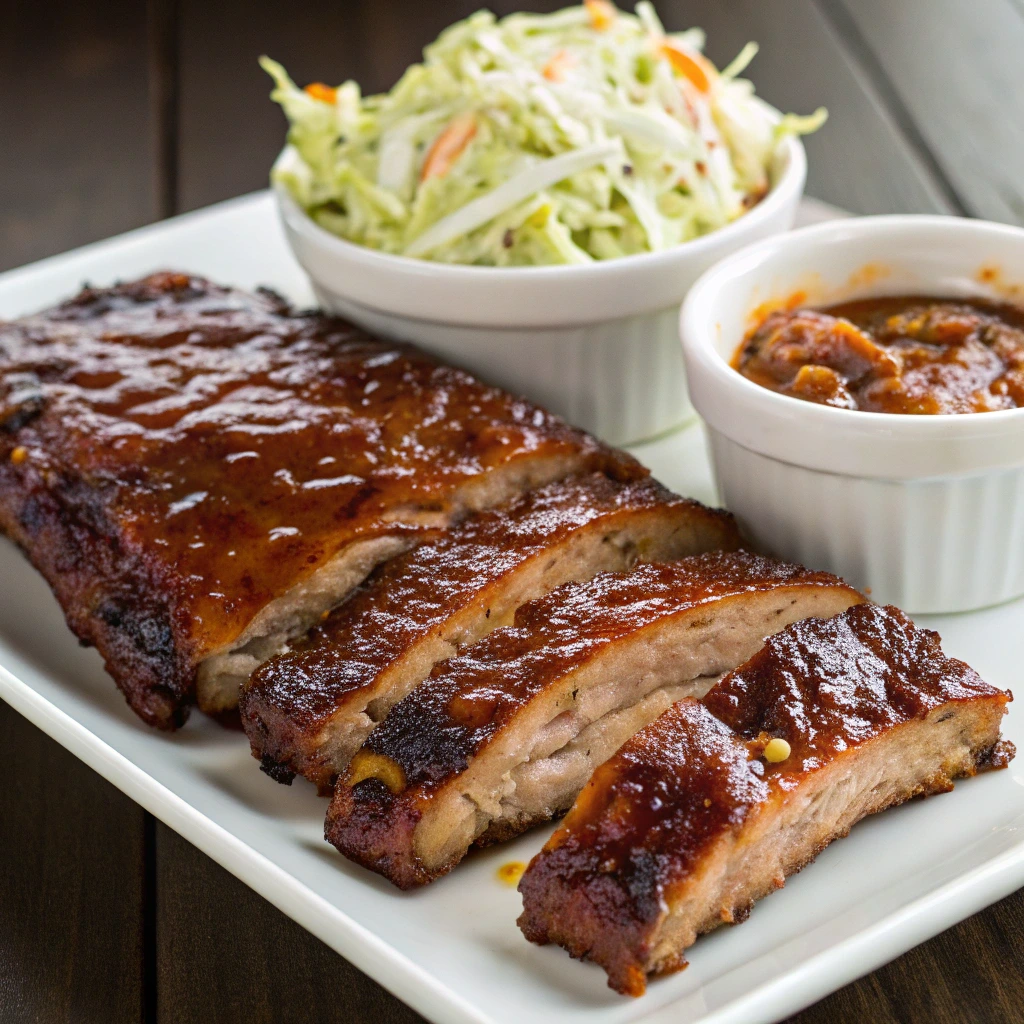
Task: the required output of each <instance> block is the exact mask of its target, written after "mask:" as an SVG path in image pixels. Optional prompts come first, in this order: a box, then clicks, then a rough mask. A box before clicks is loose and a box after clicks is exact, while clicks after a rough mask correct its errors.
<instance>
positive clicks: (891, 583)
mask: <svg viewBox="0 0 1024 1024" xmlns="http://www.w3.org/2000/svg"><path fill="white" fill-rule="evenodd" d="M901 293H902V294H926V295H933V296H938V297H952V296H956V297H965V296H975V297H986V298H996V299H1002V300H1007V301H1021V302H1024V231H1022V230H1020V229H1018V228H1012V227H1007V226H1004V225H1000V224H989V223H985V222H981V221H973V220H963V219H958V218H953V217H915V216H900V217H864V218H860V219H856V220H845V221H834V222H830V223H827V224H822V225H818V226H815V227H811V228H805V229H803V230H800V231H794V232H792V233H791V234H788V235H786V236H783V237H779V238H775V239H770V240H768V241H766V242H762V243H760V244H759V245H755V246H751V247H750V248H748V249H745V250H744V251H743V252H740V253H736V254H735V255H733V256H731V257H730V258H728V259H726V260H724V261H723V262H721V263H719V264H718V265H717V266H715V267H714V268H712V269H711V270H709V271H708V272H707V273H706V274H704V276H703V277H702V278H701V279H700V280H699V281H698V282H697V283H696V284H695V285H694V287H693V288H692V289H691V291H690V294H689V296H688V297H687V300H686V302H685V304H684V306H683V311H682V316H681V333H682V339H683V351H684V355H685V359H686V368H687V373H688V376H689V386H690V394H691V397H692V399H693V403H694V405H695V406H696V408H697V411H698V412H699V413H700V414H701V416H703V417H704V419H705V421H706V422H707V425H708V432H709V437H710V447H711V454H712V460H713V463H714V469H715V475H716V479H717V482H718V486H719V490H720V493H721V496H722V499H723V501H724V503H725V505H726V506H727V507H728V508H730V509H731V510H732V511H733V512H734V513H735V514H736V515H737V517H738V518H739V520H740V523H741V525H742V526H743V527H744V529H745V530H746V532H747V535H748V536H749V537H750V538H751V540H752V541H753V542H754V543H755V544H757V545H758V546H760V547H762V548H764V549H766V550H768V551H772V552H774V553H776V554H779V555H782V556H784V557H786V558H790V559H793V560H795V561H800V562H804V563H806V564H808V565H811V566H814V567H815V568H825V569H829V570H831V571H833V572H836V573H838V574H839V575H841V576H844V577H845V578H846V579H848V580H849V581H850V582H852V583H853V584H854V585H856V586H858V587H861V588H864V589H867V590H869V591H870V593H871V596H872V597H873V598H874V599H875V600H878V601H883V602H891V603H894V604H897V605H899V606H901V607H902V608H904V609H906V610H907V611H910V612H916V613H925V612H954V611H967V610H970V609H974V608H981V607H984V606H986V605H991V604H996V603H998V602H1001V601H1006V600H1009V599H1010V598H1013V597H1018V596H1020V595H1021V594H1024V410H1018V409H1013V410H1006V411H1001V412H990V413H975V414H967V415H959V416H906V415H892V414H882V413H870V412H861V411H856V410H848V409H834V408H831V407H828V406H823V405H816V404H814V403H811V402H805V401H801V400H799V399H795V398H791V397H788V396H786V395H780V394H777V393H776V392H773V391H770V390H768V389H767V388H763V387H761V386H760V385H757V384H754V383H753V382H752V381H749V380H747V379H746V378H745V377H743V376H742V375H741V374H739V373H738V372H737V371H736V370H734V369H733V368H732V367H731V366H730V365H729V360H730V359H731V357H732V356H733V354H734V353H735V351H736V348H737V346H738V345H739V344H740V342H741V340H742V338H743V336H744V333H745V331H746V330H747V329H748V328H749V326H750V324H751V322H752V317H753V315H754V314H755V311H757V310H760V309H764V308H765V304H768V305H770V304H772V303H773V302H775V301H779V300H786V299H789V298H790V297H794V296H795V297H798V298H799V301H800V302H801V304H804V303H805V304H807V305H822V304H826V303H832V302H839V301H843V300H846V299H855V298H863V297H869V296H876V295H886V294H888V295H893V294H901Z"/></svg>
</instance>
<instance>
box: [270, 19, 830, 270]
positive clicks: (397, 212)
mask: <svg viewBox="0 0 1024 1024" xmlns="http://www.w3.org/2000/svg"><path fill="white" fill-rule="evenodd" d="M702 46H703V33H701V32H700V31H699V30H696V29H691V30H689V31H687V32H677V33H666V32H665V31H664V29H663V27H662V24H661V21H660V20H659V19H658V15H657V13H656V12H655V10H654V7H653V6H652V5H651V4H650V3H648V2H646V0H643V2H641V3H638V4H637V7H636V14H635V15H632V14H626V13H624V12H622V11H619V10H618V9H616V8H615V7H613V6H612V5H611V3H609V2H608V0H587V2H585V3H584V4H583V5H582V6H579V7H570V8H566V9H565V10H562V11H558V12H556V13H554V14H548V15H538V14H513V15H510V16H509V17H507V18H503V19H502V20H500V21H498V20H496V19H495V17H494V16H493V15H492V14H490V13H489V12H486V11H481V12H479V13H477V14H474V15H473V16H472V17H470V18H467V19H466V20H465V21H461V22H458V23H457V24H455V25H453V26H451V28H449V29H447V30H446V31H445V32H443V33H442V34H441V36H440V37H439V38H438V40H437V41H436V42H434V43H433V44H432V45H430V46H428V47H427V48H426V50H425V51H424V60H423V63H422V64H414V65H413V66H412V67H410V68H409V69H408V70H407V71H406V73H405V74H404V75H403V76H402V78H401V80H400V81H399V82H398V83H397V84H396V85H395V87H394V88H393V89H392V90H391V91H390V92H389V93H386V94H384V95H379V96H367V97H363V96H361V94H360V91H359V86H358V85H356V83H355V82H346V83H344V84H343V85H341V86H339V87H338V88H336V89H332V88H329V87H327V86H323V85H315V86H308V87H307V88H306V89H304V90H303V89H299V88H298V87H297V86H296V85H295V84H294V83H293V82H292V81H291V79H290V78H289V77H288V75H287V73H286V72H285V70H284V69H283V68H282V67H281V66H280V65H279V64H277V63H275V62H274V61H272V60H270V59H269V58H266V57H264V58H262V59H261V61H260V63H261V64H262V65H263V67H264V68H265V70H266V71H267V72H268V73H269V74H270V75H271V77H272V78H273V79H274V82H275V88H274V91H273V93H272V94H271V96H272V98H273V99H274V100H276V101H277V102H278V103H280V104H281V106H282V108H283V109H284V112H285V114H286V115H287V117H288V120H289V123H290V129H289V133H288V146H287V147H286V149H285V150H284V152H283V153H282V155H281V157H280V158H279V160H278V161H277V163H276V164H275V166H274V169H273V172H272V177H273V180H274V181H275V182H277V183H280V184H282V185H284V186H285V187H287V188H288V190H289V191H290V192H291V193H292V195H293V196H294V197H295V199H296V201H297V202H299V203H300V205H302V207H303V208H304V209H305V210H306V211H307V212H308V213H309V215H310V216H311V217H312V218H313V219H314V220H315V221H316V222H317V223H318V224H320V225H321V226H322V227H324V228H326V229H327V230H328V231H332V232H334V233H335V234H337V235H340V236H341V237H342V238H346V239H349V240H350V241H353V242H356V243H358V244H361V245H366V246H370V247H371V248H374V249H379V250H381V251H384V252H389V253H396V254H401V255H406V256H414V257H422V258H426V259H431V260H437V261H441V262H446V263H465V264H480V265H490V266H531V265H540V264H552V263H580V262H587V261H589V260H593V259H612V258H615V257H619V256H628V255H632V254H636V253H643V252H655V251H658V250H662V249H667V248H669V247H671V246H674V245H678V244H680V243H681V242H685V241H687V240H689V239H691V238H695V237H697V236H699V235H702V234H706V233H707V232H709V231H713V230H715V229H716V228H719V227H721V226H723V225H724V224H728V223H729V222H730V221H732V220H735V219H736V218H737V217H739V216H741V215H742V214H743V213H744V212H745V211H746V210H747V209H749V208H750V207H751V206H753V205H755V204H756V203H757V202H758V201H759V200H760V199H761V197H762V196H763V195H764V194H765V192H766V191H767V189H768V184H769V182H768V166H769V162H770V160H771V156H772V153H773V151H774V149H775V147H776V145H777V143H778V141H779V138H780V137H782V136H784V135H791V134H803V133H806V132H811V131H814V130H815V129H817V128H818V127H819V126H820V125H821V123H822V122H823V121H824V119H825V116H826V115H825V111H824V110H818V111H817V112H816V113H815V114H813V115H810V116H809V117H797V116H795V115H786V116H785V117H782V116H780V115H779V113H778V112H777V111H775V110H774V109H773V108H771V107H769V106H768V105H767V104H765V103H763V102H762V101H761V100H760V99H758V98H757V97H756V96H755V95H754V89H753V86H752V85H751V84H750V83H749V82H747V81H744V80H741V79H738V78H737V77H736V76H737V75H738V74H739V73H740V72H742V71H743V69H744V68H745V67H746V65H747V64H748V63H749V62H750V60H752V59H753V57H754V55H755V54H756V52H757V48H756V46H754V45H753V44H748V45H747V46H746V47H745V48H744V49H743V51H742V52H741V53H740V55H739V56H738V57H737V58H736V59H735V60H734V61H733V62H732V63H731V64H730V65H729V66H728V67H727V68H726V69H725V70H724V71H722V72H718V71H717V70H716V69H715V68H714V66H713V65H712V64H711V62H710V61H708V60H707V58H705V57H704V56H703V55H702V54H701V47H702Z"/></svg>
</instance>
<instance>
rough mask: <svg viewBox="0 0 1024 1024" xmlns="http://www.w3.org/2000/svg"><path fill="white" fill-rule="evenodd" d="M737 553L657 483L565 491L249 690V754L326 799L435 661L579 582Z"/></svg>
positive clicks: (588, 482)
mask: <svg viewBox="0 0 1024 1024" xmlns="http://www.w3.org/2000/svg"><path fill="white" fill-rule="evenodd" d="M737 545H738V536H737V533H736V528H735V525H734V523H733V520H732V518H731V517H730V516H728V515H727V514H725V513H722V512H715V511H712V510H710V509H707V508H705V507H704V506H702V505H699V504H697V503H696V502H694V501H688V500H686V499H685V498H678V497H676V496H675V495H673V494H672V493H671V492H669V491H667V490H665V488H664V487H662V486H661V485H660V484H658V483H656V482H655V481H653V480H651V479H649V478H648V479H646V480H640V481H635V482H631V483H618V482H616V481H612V480H609V479H608V478H607V477H605V476H602V475H599V474H594V475H591V476H587V477H581V478H578V479H572V480H566V481H560V482H558V483H554V484H550V485H548V486H547V487H546V488H543V489H541V490H539V491H535V492H533V493H532V494H530V495H527V496H526V497H524V498H522V499H520V500H519V501H518V502H517V503H515V504H514V505H513V506H512V507H511V508H502V509H497V510H492V511H489V512H484V513H481V514H479V515H476V516H473V517H471V518H470V519H468V520H466V521H465V522H464V523H462V524H461V525H460V526H458V527H456V528H454V529H453V530H451V531H450V532H449V533H448V534H446V535H445V536H444V537H442V538H441V539H440V540H438V541H437V542H436V543H430V544H424V545H422V546H421V547H418V548H416V549H415V550H413V551H410V552H408V553H407V554H405V555H402V556H400V557H398V558H394V559H392V560H391V561H390V562H388V563H387V564H386V565H384V566H382V567H381V568H380V569H379V570H378V571H377V572H376V573H375V574H374V576H372V577H371V578H370V579H369V580H368V581H367V583H366V584H365V585H364V586H363V587H362V588H361V589H360V590H359V591H357V593H356V594H354V595H353V596H352V597H351V598H349V600H348V601H346V602H345V604H343V605H342V606H341V607H340V608H339V609H337V610H336V611H335V612H334V613H333V614H332V615H331V617H330V618H329V619H328V620H327V621H326V622H325V623H324V624H323V625H322V626H320V627H319V628H317V629H316V630H315V631H314V633H313V634H312V636H311V637H310V638H309V639H308V640H306V641H302V642H300V643H299V644H298V645H297V646H296V647H294V649H293V650H291V651H290V652H289V653H287V654H282V655H281V656H279V657H277V658H274V659H272V660H271V661H269V662H267V663H266V664H265V665H263V666H262V667H261V668H260V669H259V670H258V671H257V672H256V673H255V674H254V675H253V677H252V679H251V680H250V682H249V684H248V685H247V686H246V687H245V688H244V689H243V692H242V698H241V711H242V722H243V725H244V726H245V730H246V732H247V733H248V735H249V739H250V741H251V743H252V749H253V754H254V755H255V756H256V757H258V758H260V759H261V760H262V761H263V765H264V769H265V770H266V771H268V773H269V774H271V775H273V776H274V777H276V778H279V779H281V781H287V782H290V781H291V776H292V773H294V772H298V773H300V774H302V775H305V776H306V777H307V778H309V779H311V780H312V781H314V782H315V783H316V784H317V785H318V786H319V787H320V789H321V790H322V791H326V792H329V791H330V786H331V784H332V783H333V781H334V778H335V777H336V776H337V774H338V772H340V771H341V770H342V769H343V768H344V767H345V765H347V764H348V762H349V760H350V759H351V757H352V755H353V754H354V753H355V752H356V750H358V749H359V746H360V744H361V743H362V742H363V741H364V740H365V739H366V737H367V736H368V735H369V734H370V732H371V730H372V729H373V728H374V726H375V725H376V724H377V723H378V722H380V721H381V720H382V719H383V718H384V716H385V715H386V714H387V713H388V711H390V709H391V707H392V706H393V705H394V704H396V703H397V702H398V701H399V700H401V699H402V698H403V697H404V696H405V695H406V694H407V693H409V692H410V690H412V689H413V687H415V686H416V685H417V684H418V683H420V682H422V681H423V679H425V678H426V676H427V675H429V674H430V671H431V669H432V668H433V667H434V665H435V664H437V663H438V662H440V661H443V660H445V659H447V658H450V657H451V656H452V655H454V654H455V653H456V652H457V651H458V650H459V649H460V648H464V647H466V646H467V645H469V644H471V643H474V642H476V641H477V640H479V639H480V638H481V637H483V636H484V635H486V634H487V633H489V632H491V631H493V630H494V629H496V628H497V627H499V626H502V625H508V624H509V622H510V621H511V618H512V615H513V614H514V612H515V610H516V609H517V608H518V607H519V606H520V605H521V604H523V603H524V602H526V601H530V600H532V599H534V598H537V597H540V596H541V595H542V594H545V593H547V592H548V591H550V590H552V589H553V588H554V587H557V586H559V585H560V584H562V583H565V582H567V581H570V580H583V579H588V578H589V577H591V576H593V575H595V574H596V573H598V572H603V571H610V570H622V569H628V568H630V567H631V566H632V565H633V564H635V563H636V562H637V561H645V562H646V561H663V560H666V559H672V558H679V557H681V556H684V555H691V554H695V553H698V552H702V551H709V550H714V549H729V550H732V549H734V548H736V547H737Z"/></svg>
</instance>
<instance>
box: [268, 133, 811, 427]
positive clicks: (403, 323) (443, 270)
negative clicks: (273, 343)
mask: <svg viewBox="0 0 1024 1024" xmlns="http://www.w3.org/2000/svg"><path fill="white" fill-rule="evenodd" d="M772 172H773V185H772V188H771V190H770V191H769V193H768V195H767V196H766V197H765V198H764V199H763V200H762V201H761V202H760V203H759V204H758V205H757V206H756V207H754V209H752V210H750V211H749V212H748V213H746V214H744V216H742V217H740V218H739V219H738V220H736V221H734V222H733V223H731V224H729V225H727V226H726V227H724V228H721V229H719V230H717V231H713V232H711V233H710V234H708V235H704V236H702V237H700V238H697V239H694V240H693V241H690V242H686V243H684V244H683V245H679V246H676V247H675V248H673V249H669V250H666V251H664V252H657V253H648V254H644V255H639V256H628V257H625V258H623V259H619V260H605V261H595V262H593V263H589V264H585V265H576V266H554V267H508V268H495V267H464V266H452V265H448V264H438V263H431V262H429V261H426V260H414V259H407V258H405V257H401V256H392V255H388V254H386V253H380V252H376V251H373V250H370V249H366V248H364V247H362V246H358V245H353V244H352V243H350V242H346V241H344V240H343V239H340V238H337V237H335V236H334V235H331V234H329V233H328V232H326V231H324V230H323V229H322V228H320V227H319V226H318V225H317V224H315V223H314V222H313V221H312V220H311V219H310V218H309V217H308V216H307V215H306V214H305V212H304V211H303V210H301V209H300V208H299V207H298V206H297V204H296V203H295V202H294V201H293V200H292V198H291V197H290V196H289V195H288V194H287V193H286V192H285V191H284V190H282V189H280V188H278V189H277V190H276V193H277V198H278V204H279V209H280V213H281V219H282V223H283V225H284V230H285V235H286V237H287V239H288V242H289V244H290V245H291V248H292V251H293V252H294V254H295V256H296V258H297V259H298V261H299V263H300V264H301V266H302V268H303V269H304V270H305V271H306V273H307V274H308V275H309V277H310V280H311V281H312V283H313V287H314V290H315V292H316V294H317V297H318V299H319V300H320V302H321V304H322V305H323V307H324V308H325V309H327V310H329V311H330V312H335V313H340V314H342V315H344V316H346V317H348V318H349V319H351V320H353V321H354V322H356V323H359V324H360V325H362V326H364V327H366V328H368V329H370V330H372V331H375V332H378V333H380V334H383V335H386V336H388V337H392V338H396V339H400V340H404V341H410V342H413V343H415V344H418V345H420V346H422V347H423V348H425V349H427V350H428V351H431V352H433V353H434V354H435V355H437V356H438V357H439V358H441V359H444V360H445V361H447V362H451V363H455V364H457V365H460V366H463V367H465V368H466V369H468V370H470V371H472V372H473V373H475V374H477V375H478V376H480V377H481V378H483V379H484V380H487V381H490V382H492V383H494V384H498V385H501V386H502V387H506V388H508V389H510V390H512V391H514V392H516V393H519V394H523V395H526V396H528V397H529V398H531V399H532V400H534V401H537V402H540V403H541V404H542V405H545V406H546V407H547V408H549V409H550V410H551V411H552V412H555V413H558V414H559V415H560V416H563V417H565V418H566V419H568V420H569V421H570V422H572V423H574V424H576V425H577V426H580V427H583V428H584V429H586V430H589V431H591V432H593V433H595V434H596V435H597V436H598V437H600V438H602V439H603V440H605V441H608V442H610V443H612V444H617V445H623V444H632V443H636V442H638V441H643V440H647V439H648V438H651V437H654V436H657V435H658V434H661V433H664V432H665V431H667V430H670V429H672V428H673V427H678V426H680V425H682V424H683V423H685V422H686V421H687V420H689V419H690V418H691V417H692V416H693V408H692V406H691V404H690V401H689V398H688V397H687V390H686V387H685V371H684V367H683V359H682V354H681V353H680V351H679V342H678V331H677V326H676V325H677V318H678V308H679V303H680V302H682V300H683V298H684V296H685V295H686V292H687V290H688V289H689V287H690V286H691V285H692V284H693V282H694V281H695V280H696V279H697V278H698V277H699V276H700V274H701V273H703V271H705V270H706V269H707V268H708V267H709V266H711V265H712V264H714V263H715V262H716V261H718V260H719V259H721V258H722V257H723V256H726V255H728V254H729V253H731V252H734V251H736V250H737V249H740V248H742V247H743V246H745V245H747V244H749V243H751V242H754V241H757V240H758V239H762V238H766V237H768V236H770V235H774V234H778V233H780V232H784V231H787V230H788V229H789V228H790V227H792V225H793V221H794V219H795V217H796V213H797V208H798V206H799V202H800V198H801V196H802V194H803V185H804V180H805V177H806V159H805V156H804V150H803V146H802V145H801V143H800V141H799V139H787V140H785V142H784V143H782V144H781V145H780V147H779V150H778V152H777V154H776V156H775V159H774V163H773V168H772Z"/></svg>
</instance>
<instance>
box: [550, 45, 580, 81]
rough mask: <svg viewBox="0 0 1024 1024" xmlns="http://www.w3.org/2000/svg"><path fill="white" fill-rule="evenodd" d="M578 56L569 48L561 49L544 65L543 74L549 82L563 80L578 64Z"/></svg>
mask: <svg viewBox="0 0 1024 1024" xmlns="http://www.w3.org/2000/svg"><path fill="white" fill-rule="evenodd" d="M576 63H577V61H576V56H575V54H572V53H570V52H569V51H568V50H559V51H558V53H556V54H555V55H554V56H553V57H552V58H551V60H549V61H548V62H547V64H545V65H544V70H543V71H542V72H541V74H543V75H544V77H545V78H546V79H547V80H548V81H549V82H561V81H562V80H563V79H564V78H565V74H566V72H567V71H569V70H570V69H571V68H574V67H575V66H576Z"/></svg>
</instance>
